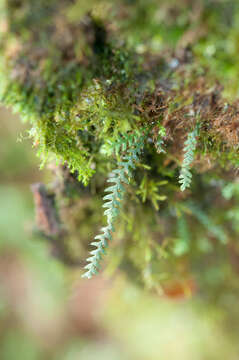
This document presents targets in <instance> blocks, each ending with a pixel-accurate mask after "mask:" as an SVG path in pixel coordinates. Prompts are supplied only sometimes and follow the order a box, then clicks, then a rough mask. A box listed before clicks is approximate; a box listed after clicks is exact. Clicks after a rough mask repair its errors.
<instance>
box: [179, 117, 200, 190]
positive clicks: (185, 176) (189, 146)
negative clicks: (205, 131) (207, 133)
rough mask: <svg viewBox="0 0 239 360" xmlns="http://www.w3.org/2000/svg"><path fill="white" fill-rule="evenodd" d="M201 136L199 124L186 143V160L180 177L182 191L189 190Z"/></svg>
mask: <svg viewBox="0 0 239 360" xmlns="http://www.w3.org/2000/svg"><path fill="white" fill-rule="evenodd" d="M198 135H199V125H198V124H197V125H196V127H195V129H194V130H193V131H191V132H190V133H189V134H188V136H187V140H186V141H185V143H184V149H183V151H184V159H183V163H182V168H181V172H180V175H179V183H180V184H181V186H180V189H181V191H184V190H185V189H186V188H189V187H190V185H191V181H192V174H191V171H190V169H191V165H192V162H193V160H194V154H195V150H196V146H197V136H198Z"/></svg>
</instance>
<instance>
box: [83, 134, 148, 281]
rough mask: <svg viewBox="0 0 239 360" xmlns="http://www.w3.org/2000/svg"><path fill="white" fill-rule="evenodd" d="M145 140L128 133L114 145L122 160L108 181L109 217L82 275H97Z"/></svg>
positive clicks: (94, 244)
mask: <svg viewBox="0 0 239 360" xmlns="http://www.w3.org/2000/svg"><path fill="white" fill-rule="evenodd" d="M144 142H145V136H144V135H142V134H141V135H135V134H126V135H124V136H122V137H120V138H119V139H118V141H117V142H116V143H115V146H114V153H115V154H116V155H119V154H121V161H120V162H119V163H118V168H117V169H115V170H113V171H112V173H111V174H110V176H109V178H108V180H107V182H108V183H112V184H113V185H111V186H109V187H107V188H106V190H105V192H107V193H108V194H107V195H106V196H104V197H103V200H105V203H104V204H103V208H105V209H106V210H105V211H104V215H105V216H106V218H107V225H106V226H105V227H102V228H101V234H99V235H97V236H96V237H95V241H94V242H92V243H91V245H92V246H94V247H95V249H94V250H92V251H91V252H90V255H91V256H90V257H89V258H88V259H87V261H88V264H87V265H86V266H85V269H86V272H85V273H84V274H83V275H82V276H83V277H85V278H88V279H90V278H92V276H93V275H96V274H97V273H98V271H99V268H100V261H101V259H102V257H103V256H104V254H105V252H106V248H107V247H108V242H109V241H110V240H112V232H114V230H115V229H114V223H115V220H116V218H117V216H118V215H119V211H120V207H121V205H122V200H123V197H124V194H125V191H126V190H125V186H124V184H129V181H130V179H131V178H132V177H133V173H132V170H134V169H135V167H136V163H137V162H138V161H139V156H140V154H141V152H142V150H143V147H144Z"/></svg>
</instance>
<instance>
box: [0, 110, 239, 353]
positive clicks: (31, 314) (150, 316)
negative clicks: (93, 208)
mask: <svg viewBox="0 0 239 360" xmlns="http://www.w3.org/2000/svg"><path fill="white" fill-rule="evenodd" d="M0 116H1V122H0V124H1V125H0V126H1V131H0V134H1V135H0V136H1V139H0V153H1V156H0V174H1V175H0V199H1V201H0V248H1V249H0V359H1V360H16V359H17V360H28V359H29V360H35V359H42V360H47V359H56V360H78V359H84V360H91V359H92V360H93V359H94V360H95V359H97V360H101V359H104V360H118V359H119V360H126V359H127V360H158V359H169V360H171V359H177V360H187V359H188V360H197V359H203V360H207V359H208V360H210V359H217V360H218V359H230V360H234V359H235V360H237V359H238V354H239V344H238V328H239V316H238V312H237V298H235V297H233V296H231V295H230V292H228V289H225V293H226V294H227V297H226V298H225V299H226V300H225V301H226V306H221V305H220V304H216V303H215V304H214V303H213V301H207V299H206V298H203V299H202V297H200V296H199V292H198V291H197V289H194V287H193V284H188V296H187V295H185V294H187V291H183V296H180V294H181V293H182V289H180V287H178V285H177V284H174V288H172V289H171V291H169V292H168V294H165V293H164V295H163V292H162V293H161V292H160V289H158V292H157V293H154V294H151V293H149V292H146V290H143V289H140V288H138V287H136V286H135V285H132V284H131V283H129V282H128V281H127V280H126V279H125V277H124V275H121V274H118V275H117V276H116V277H115V278H114V279H111V280H109V279H107V278H104V277H101V276H99V277H96V278H95V279H93V280H91V281H88V280H83V279H81V277H80V274H79V270H78V269H77V268H76V269H69V268H67V267H64V266H63V265H62V264H61V263H60V262H58V261H57V260H55V259H54V258H53V257H52V256H50V253H49V248H48V246H47V243H46V242H44V241H42V240H41V239H39V238H37V237H36V236H33V235H32V234H33V231H32V229H33V224H34V208H33V199H32V194H31V191H30V185H31V184H32V183H34V182H36V181H40V180H41V179H46V178H48V176H49V174H48V170H47V169H46V170H44V171H38V168H39V161H38V159H37V158H36V157H35V153H34V150H33V149H32V145H31V143H30V141H29V140H27V139H25V138H26V137H27V136H26V130H25V127H24V125H23V124H22V123H21V122H20V121H19V120H18V118H17V117H15V116H13V115H12V114H11V113H10V112H9V111H7V110H5V109H1V112H0ZM236 281H237V280H236ZM184 290H185V289H184ZM223 291H224V289H221V292H223Z"/></svg>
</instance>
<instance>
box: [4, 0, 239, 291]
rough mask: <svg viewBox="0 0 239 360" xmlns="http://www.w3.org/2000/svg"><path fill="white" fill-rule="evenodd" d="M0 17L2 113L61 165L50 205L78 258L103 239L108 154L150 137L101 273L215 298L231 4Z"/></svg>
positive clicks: (111, 161) (18, 9)
mask: <svg viewBox="0 0 239 360" xmlns="http://www.w3.org/2000/svg"><path fill="white" fill-rule="evenodd" d="M1 6H2V9H1V10H2V11H1V15H0V16H1V46H0V48H1V50H0V54H1V72H0V76H1V101H2V102H3V103H4V104H5V105H8V106H11V107H13V108H14V110H15V111H17V112H20V114H21V116H22V118H23V119H24V120H25V121H28V122H29V123H30V124H31V129H30V130H29V135H30V136H31V137H32V138H33V143H34V147H35V148H36V149H37V152H38V154H39V155H40V156H41V158H42V162H43V163H44V162H45V161H46V160H50V161H52V160H54V159H57V162H58V164H59V169H58V170H57V173H58V175H57V178H58V180H57V182H54V183H53V184H52V185H51V191H53V192H55V193H56V194H57V196H56V198H57V204H58V208H59V213H60V217H61V221H62V222H63V224H64V226H65V228H66V230H67V233H68V237H65V238H64V241H65V242H66V246H68V248H69V249H68V250H69V252H71V253H72V254H73V255H74V256H73V257H74V258H75V255H76V254H79V258H81V260H82V259H84V258H85V255H86V250H87V249H88V245H89V242H90V241H91V240H92V238H93V235H94V234H96V233H97V232H98V230H99V228H100V225H101V222H102V210H101V199H102V197H103V191H104V188H105V185H106V178H107V175H108V173H109V172H110V171H111V170H112V169H114V168H115V167H117V163H118V161H119V156H114V154H113V150H112V148H113V145H114V143H115V142H116V141H117V139H118V138H119V137H120V136H121V134H124V133H140V132H142V131H145V130H147V134H148V135H147V141H146V144H145V148H144V152H143V155H142V157H141V161H140V162H139V163H138V164H137V170H136V172H135V176H134V179H133V180H132V181H131V183H130V185H128V186H127V199H126V200H125V202H124V210H123V211H122V214H121V216H120V219H119V223H118V224H117V229H118V230H117V232H116V234H115V236H114V242H113V244H112V246H113V247H112V250H111V255H109V256H108V262H109V263H110V264H109V267H108V271H109V273H112V272H113V271H114V270H115V268H117V266H118V267H119V268H121V269H124V271H125V272H126V273H127V274H129V276H130V277H132V278H133V279H134V280H137V281H138V282H140V283H142V282H144V283H145V284H146V285H147V286H148V287H154V288H157V289H158V287H159V284H161V285H162V284H164V282H165V281H166V282H168V281H170V280H171V279H172V278H176V279H177V281H178V280H179V281H182V282H185V284H189V283H190V284H191V282H190V281H191V280H190V281H188V279H191V278H192V277H193V278H195V279H196V280H194V281H195V282H196V283H197V286H198V287H200V285H201V284H202V285H203V284H204V283H207V284H208V285H210V284H211V283H213V284H214V285H215V287H216V286H219V288H220V281H224V282H227V281H229V279H230V278H232V279H234V278H233V276H231V274H232V273H235V271H237V269H236V267H235V264H234V263H233V262H231V261H230V257H231V256H233V257H236V258H237V257H238V251H239V250H238V249H237V248H238V247H237V244H236V243H235V240H236V239H237V237H238V231H239V229H238V226H237V225H236V223H237V218H238V215H237V214H238V211H239V210H238V203H237V197H238V194H237V187H236V181H237V166H238V135H239V134H238V126H239V122H238V110H239V107H238V101H237V100H236V96H237V95H238V84H237V78H238V66H237V58H238V55H237V53H238V51H237V38H238V34H239V32H238V25H237V18H238V16H239V9H238V4H237V1H232V0H231V1H229V0H228V1H226V0H225V1H216V0H214V1H213V0H204V1H201V2H195V1H180V2H179V1H172V2H170V3H169V2H166V1H163V0H162V1H157V0H150V1H147V2H145V1H140V0H138V1H136V0H135V1H129V0H128V1H126V0H124V1H123V0H121V1H120V0H118V1H114V2H111V1H103V0H102V1H99V0H98V1H93V0H92V1H88V2H87V4H85V1H83V0H82V1H81V0H78V1H76V2H72V1H60V2H59V1H58V2H57V1H51V2H49V1H48V2H47V1H45V0H41V1H36V0H31V1H30V0H25V1H22V2H19V1H13V0H12V1H10V0H9V1H5V2H3V3H2V4H1ZM223 86H224V87H225V92H224V93H223ZM196 124H199V125H200V132H199V136H198V138H197V149H196V154H195V158H194V162H193V170H192V173H193V179H192V186H191V189H190V190H187V191H186V192H184V193H182V192H181V191H180V184H179V182H178V176H179V173H180V168H181V164H182V161H183V156H184V152H183V148H184V142H185V140H186V138H187V134H188V133H189V132H190V131H192V130H193V129H194V127H195V125H196ZM162 150H164V151H162ZM62 166H64V171H63V172H62V173H61V169H62ZM66 167H68V168H69V169H70V170H71V172H72V174H71V175H70V174H69V173H68V171H67V170H66ZM59 172H60V173H61V175H59ZM77 179H78V180H79V181H80V182H82V183H83V184H84V185H87V186H86V187H84V186H83V185H82V186H81V185H79V183H78V182H77V181H78V180H77ZM228 188H230V189H231V190H230V191H231V192H230V194H229V195H228V193H227V191H228ZM225 194H226V196H225ZM225 243H227V245H225ZM231 254H233V255H231ZM77 257H78V255H77ZM219 263H220V264H223V266H225V269H224V268H223V266H222V267H220V266H219ZM205 264H207V266H205ZM224 270H225V271H224ZM204 273H205V274H204ZM232 281H233V280H232ZM234 285H235V284H234V283H233V285H232V286H234ZM190 286H191V285H190ZM190 286H189V288H190ZM189 290H190V289H188V290H187V291H189ZM190 291H194V290H193V289H191V290H190Z"/></svg>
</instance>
